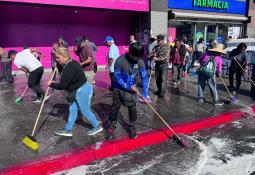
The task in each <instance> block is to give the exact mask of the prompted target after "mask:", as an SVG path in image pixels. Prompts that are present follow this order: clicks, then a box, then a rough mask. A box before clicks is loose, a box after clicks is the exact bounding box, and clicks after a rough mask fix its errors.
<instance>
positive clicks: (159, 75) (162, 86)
mask: <svg viewBox="0 0 255 175" xmlns="http://www.w3.org/2000/svg"><path fill="white" fill-rule="evenodd" d="M167 77H168V63H164V64H158V63H156V66H155V78H156V84H157V87H158V92H159V94H162V95H164V94H165V92H166V90H167Z"/></svg>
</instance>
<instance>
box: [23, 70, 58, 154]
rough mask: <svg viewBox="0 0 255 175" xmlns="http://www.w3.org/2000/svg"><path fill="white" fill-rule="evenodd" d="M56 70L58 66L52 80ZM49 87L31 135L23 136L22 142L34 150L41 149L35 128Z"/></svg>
mask: <svg viewBox="0 0 255 175" xmlns="http://www.w3.org/2000/svg"><path fill="white" fill-rule="evenodd" d="M56 71H57V68H55V69H54V71H53V74H52V76H51V80H52V79H53V77H54V75H55V73H56ZM49 89H50V87H48V88H47V90H46V93H45V95H44V97H43V101H42V104H41V108H40V110H39V113H38V115H37V119H36V121H35V124H34V128H33V131H32V134H31V135H26V136H25V137H24V138H23V140H22V142H23V143H24V144H25V145H26V146H27V147H29V148H31V149H32V150H34V151H36V150H38V149H39V144H38V142H37V141H36V139H35V137H34V136H35V130H36V127H37V124H38V121H39V118H40V116H41V113H42V110H43V106H44V104H45V101H46V99H47V94H48V91H49Z"/></svg>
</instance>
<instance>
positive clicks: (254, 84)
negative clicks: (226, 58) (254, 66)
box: [234, 57, 255, 86]
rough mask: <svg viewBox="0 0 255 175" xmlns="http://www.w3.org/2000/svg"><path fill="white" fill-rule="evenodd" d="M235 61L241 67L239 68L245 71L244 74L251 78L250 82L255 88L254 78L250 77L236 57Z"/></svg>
mask: <svg viewBox="0 0 255 175" xmlns="http://www.w3.org/2000/svg"><path fill="white" fill-rule="evenodd" d="M234 59H235V61H236V62H237V64H238V65H239V67H240V68H241V69H242V70H243V72H244V73H245V74H246V76H247V77H248V78H249V80H250V81H251V83H252V84H253V86H255V83H254V81H253V80H252V78H251V77H250V76H249V74H248V73H247V72H246V71H245V70H244V68H243V67H242V66H241V64H240V63H239V62H238V61H237V60H236V58H235V57H234Z"/></svg>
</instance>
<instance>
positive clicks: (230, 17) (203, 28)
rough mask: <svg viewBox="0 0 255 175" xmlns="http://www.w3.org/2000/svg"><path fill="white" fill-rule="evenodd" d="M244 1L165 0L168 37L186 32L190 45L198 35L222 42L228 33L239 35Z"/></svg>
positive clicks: (243, 23) (243, 20) (244, 15)
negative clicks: (166, 4)
mask: <svg viewBox="0 0 255 175" xmlns="http://www.w3.org/2000/svg"><path fill="white" fill-rule="evenodd" d="M247 5H248V4H247V3H246V0H181V1H180V0H168V9H169V14H168V15H169V20H168V39H169V41H170V42H173V41H174V39H175V38H181V37H182V36H183V35H186V36H188V38H189V44H190V45H194V44H195V43H196V41H198V40H199V38H201V37H203V38H204V39H205V41H206V43H208V41H209V40H210V39H214V40H217V41H218V43H223V44H224V43H225V42H226V41H227V40H228V37H230V36H231V37H232V38H239V37H242V36H243V35H244V34H245V26H246V22H247V20H248V18H247Z"/></svg>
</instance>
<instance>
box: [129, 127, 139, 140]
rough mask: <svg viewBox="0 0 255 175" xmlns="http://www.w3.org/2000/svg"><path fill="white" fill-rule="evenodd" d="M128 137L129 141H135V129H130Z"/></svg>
mask: <svg viewBox="0 0 255 175" xmlns="http://www.w3.org/2000/svg"><path fill="white" fill-rule="evenodd" d="M129 137H130V138H131V139H135V138H136V137H137V134H136V130H135V129H130V133H129Z"/></svg>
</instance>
